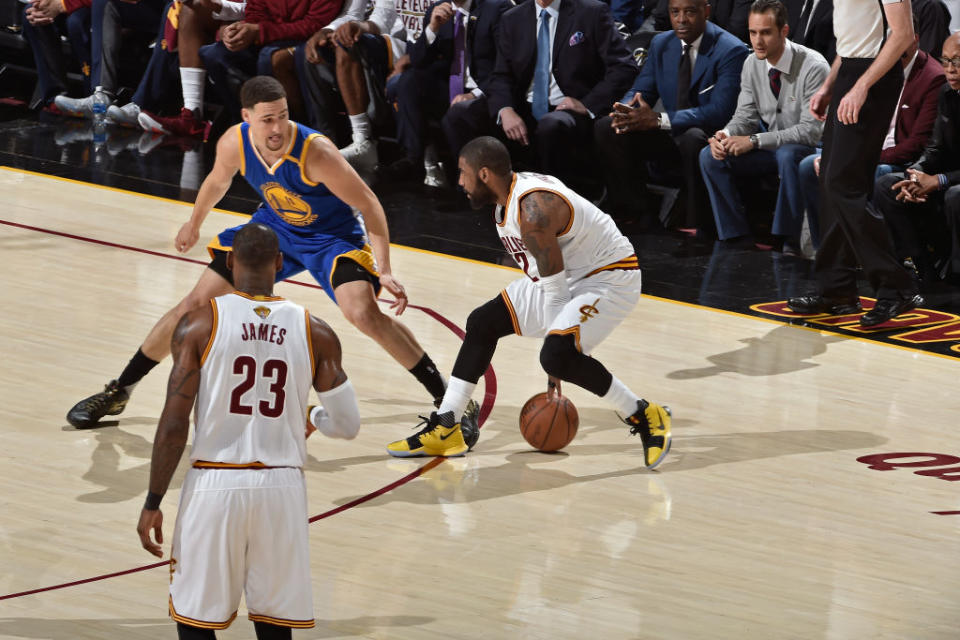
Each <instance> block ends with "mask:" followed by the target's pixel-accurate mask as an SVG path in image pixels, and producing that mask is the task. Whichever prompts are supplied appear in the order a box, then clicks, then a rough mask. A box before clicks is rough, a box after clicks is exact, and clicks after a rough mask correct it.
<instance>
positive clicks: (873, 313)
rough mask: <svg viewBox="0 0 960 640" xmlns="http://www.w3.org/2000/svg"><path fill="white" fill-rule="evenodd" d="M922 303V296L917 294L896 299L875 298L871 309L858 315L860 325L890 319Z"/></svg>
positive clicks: (863, 325)
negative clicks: (875, 301) (875, 302)
mask: <svg viewBox="0 0 960 640" xmlns="http://www.w3.org/2000/svg"><path fill="white" fill-rule="evenodd" d="M921 304H923V297H921V296H920V295H919V294H918V295H914V296H908V297H906V298H897V299H896V300H888V299H884V300H877V304H875V305H874V306H873V309H871V310H870V311H867V312H866V313H865V314H863V315H862V316H861V317H860V326H861V327H874V326H876V325H878V324H883V323H884V322H886V321H887V320H891V319H893V318H895V317H897V316H898V315H900V314H901V313H906V312H907V311H912V310H913V309H916V308H917V307H918V306H920V305H921Z"/></svg>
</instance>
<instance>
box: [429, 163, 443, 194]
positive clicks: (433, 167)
mask: <svg viewBox="0 0 960 640" xmlns="http://www.w3.org/2000/svg"><path fill="white" fill-rule="evenodd" d="M423 168H424V170H425V171H426V173H425V174H424V176H423V184H425V185H426V186H428V187H434V188H436V189H446V188H447V174H446V172H444V170H443V166H442V165H441V164H440V163H439V162H436V163H433V164H430V163H425V164H424V167H423Z"/></svg>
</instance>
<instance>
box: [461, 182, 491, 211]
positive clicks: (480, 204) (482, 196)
mask: <svg viewBox="0 0 960 640" xmlns="http://www.w3.org/2000/svg"><path fill="white" fill-rule="evenodd" d="M467 196H468V198H469V200H470V206H472V207H473V208H474V209H483V208H484V207H487V206H489V205H491V204H495V203H496V202H497V196H496V195H495V194H494V193H493V189H491V188H490V187H488V186H487V185H486V183H485V182H483V181H482V180H480V178H479V177H478V178H476V182H475V183H474V185H473V189H472V190H470V191H467Z"/></svg>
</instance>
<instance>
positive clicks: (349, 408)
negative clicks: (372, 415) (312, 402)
mask: <svg viewBox="0 0 960 640" xmlns="http://www.w3.org/2000/svg"><path fill="white" fill-rule="evenodd" d="M319 396H320V402H321V403H322V406H319V407H315V408H314V409H313V412H312V413H311V414H310V422H311V423H313V426H315V427H316V428H317V431H319V432H320V433H322V434H323V435H325V436H327V437H328V438H343V439H345V440H352V439H353V438H356V437H357V434H358V433H359V432H360V408H359V407H358V406H357V395H356V392H355V391H354V390H353V384H352V383H351V382H350V381H349V380H347V381H346V382H344V383H343V384H341V385H340V386H339V387H334V388H333V389H330V390H329V391H321V392H320V393H319Z"/></svg>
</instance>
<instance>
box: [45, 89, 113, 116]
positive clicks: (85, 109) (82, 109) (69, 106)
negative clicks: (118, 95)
mask: <svg viewBox="0 0 960 640" xmlns="http://www.w3.org/2000/svg"><path fill="white" fill-rule="evenodd" d="M105 95H106V96H107V101H108V102H109V103H110V104H109V105H108V106H107V108H108V109H109V108H110V105H112V104H113V100H112V99H111V98H110V96H109V95H107V94H105ZM53 103H54V104H55V105H57V108H58V109H60V111H63V112H64V113H65V114H67V115H68V116H73V117H74V118H93V94H92V93H91V94H90V95H89V96H87V97H86V98H68V97H67V96H64V95H60V96H57V97H56V98H54V99H53Z"/></svg>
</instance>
